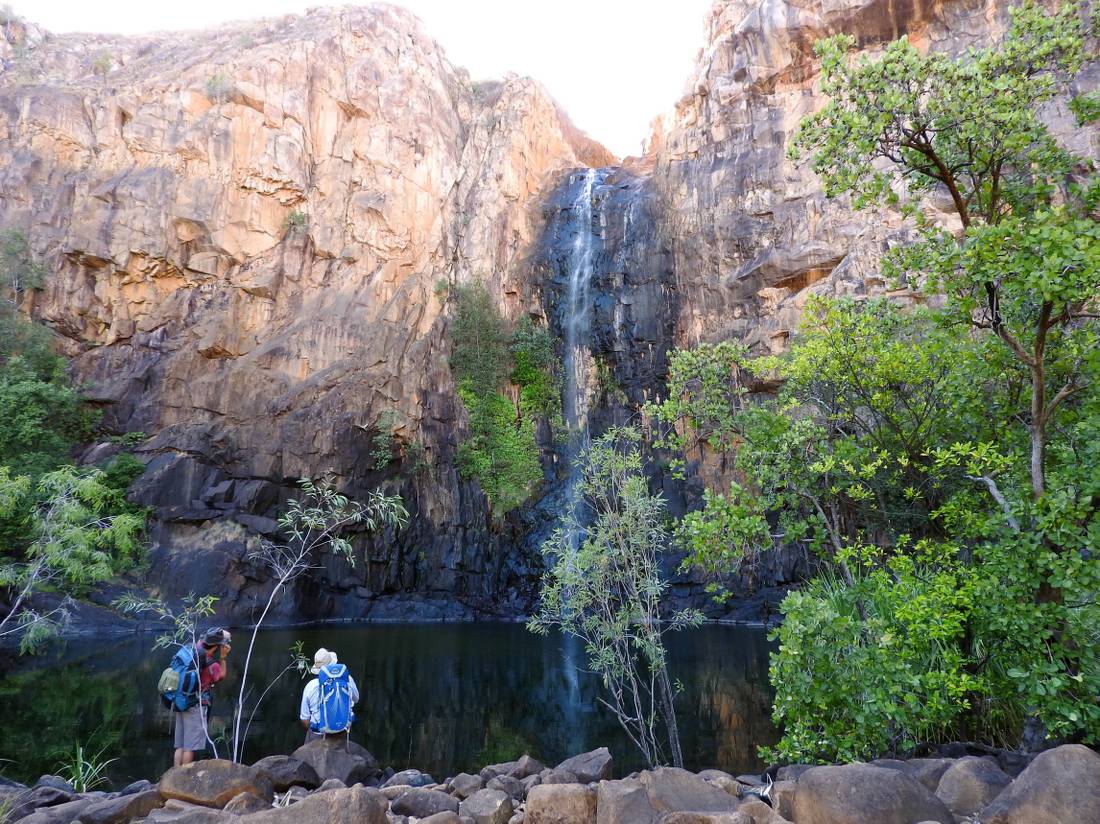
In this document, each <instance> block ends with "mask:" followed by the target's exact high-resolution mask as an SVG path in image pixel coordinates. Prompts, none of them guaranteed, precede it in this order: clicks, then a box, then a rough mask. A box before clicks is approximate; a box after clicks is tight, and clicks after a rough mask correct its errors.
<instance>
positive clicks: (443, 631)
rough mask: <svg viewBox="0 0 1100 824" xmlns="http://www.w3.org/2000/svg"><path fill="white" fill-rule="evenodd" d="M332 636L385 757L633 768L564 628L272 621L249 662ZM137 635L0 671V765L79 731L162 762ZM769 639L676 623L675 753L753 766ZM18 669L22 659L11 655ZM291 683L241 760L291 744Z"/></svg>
mask: <svg viewBox="0 0 1100 824" xmlns="http://www.w3.org/2000/svg"><path fill="white" fill-rule="evenodd" d="M296 640H301V641H302V642H303V643H304V644H305V648H306V650H307V651H309V652H310V653H312V651H313V650H314V649H316V648H317V647H318V646H325V647H328V648H329V649H335V650H336V651H337V652H338V653H339V655H340V660H341V661H343V662H344V663H346V664H347V665H348V667H349V668H350V670H351V673H352V675H353V676H354V677H355V680H356V681H357V682H358V684H359V688H360V692H361V693H362V700H361V702H360V706H359V707H358V708H357V710H358V717H357V720H356V725H355V729H354V733H353V737H354V738H355V739H356V740H358V741H360V742H361V743H363V744H364V745H365V746H366V747H367V748H368V749H369V750H371V751H372V752H373V753H375V755H376V756H378V758H379V760H380V761H382V763H384V764H391V765H393V766H394V767H395V768H398V769H401V768H404V767H407V766H415V767H419V768H421V769H426V770H428V771H429V772H431V773H432V774H433V775H435V776H436V777H437V778H443V777H445V776H446V775H451V774H454V773H455V772H458V771H460V770H472V769H475V768H477V767H480V766H482V765H484V764H485V763H489V762H493V761H502V760H507V759H511V758H515V757H516V756H518V755H519V754H521V753H523V752H529V753H531V754H532V755H535V756H536V757H538V758H540V759H542V760H544V761H546V762H548V763H556V762H557V761H558V760H560V759H562V758H564V757H566V756H567V755H571V754H573V753H576V752H580V751H583V750H587V749H591V748H593V747H596V746H601V745H604V744H606V745H607V746H609V747H611V750H612V752H613V753H614V754H615V756H616V767H617V771H618V772H620V773H625V772H629V771H630V770H632V769H635V768H637V767H640V766H642V765H641V763H640V761H639V760H638V757H637V756H636V755H635V754H634V752H633V751H632V749H631V747H630V744H629V742H628V741H627V739H626V738H625V736H624V735H623V733H622V732H621V730H620V729H619V727H618V726H617V724H616V723H615V721H614V719H613V718H612V717H611V716H610V715H609V714H608V713H607V712H606V711H605V710H604V709H603V708H602V707H601V706H600V705H599V704H598V702H597V701H596V696H597V690H598V687H599V684H598V681H597V679H596V678H595V677H594V676H592V674H591V673H589V672H587V671H586V670H585V669H584V649H583V647H582V646H581V645H580V644H579V643H578V642H576V641H575V640H574V639H570V638H562V637H561V636H557V635H551V636H549V637H541V636H535V635H532V634H530V633H528V632H527V631H526V630H525V629H524V628H523V627H522V626H518V625H483V624H472V625H430V626H408V625H401V626H378V625H375V626H360V627H340V628H307V629H292V630H272V631H267V632H264V633H262V634H261V636H260V638H259V640H258V642H257V652H256V654H255V656H254V661H253V669H254V672H253V676H252V684H253V685H254V687H255V688H256V690H257V691H260V690H262V689H263V687H264V686H265V685H266V684H267V683H268V681H269V680H270V679H271V678H273V677H274V676H275V675H276V674H277V673H278V672H279V671H280V670H281V669H282V668H283V666H285V664H286V662H287V660H288V652H287V650H288V649H289V647H290V645H291V644H292V643H293V642H294V641H296ZM150 645H151V639H150V638H129V639H126V640H124V641H121V642H115V643H111V644H103V645H91V644H89V643H88V642H87V641H81V642H73V643H72V644H70V646H69V648H68V649H67V650H65V651H63V652H59V653H55V654H54V655H53V656H52V660H49V661H48V662H47V663H48V666H47V667H45V668H43V667H42V666H41V665H42V664H43V663H44V662H41V661H39V662H38V664H39V666H38V668H35V669H30V670H26V671H17V672H15V673H12V674H9V675H7V676H5V677H3V678H0V704H2V706H4V708H5V710H6V713H5V715H6V717H7V721H6V722H5V724H4V725H3V727H2V729H0V758H5V759H11V761H12V762H13V763H11V764H4V763H3V762H0V767H2V771H3V773H4V774H6V775H11V776H13V777H20V778H24V779H27V778H36V777H37V776H38V775H39V774H41V773H43V772H52V771H54V770H55V769H56V766H57V762H58V760H60V759H61V758H62V757H63V756H64V755H65V754H66V753H67V752H69V751H70V750H71V747H72V744H73V743H74V742H75V741H76V740H78V739H79V740H80V741H81V742H82V743H84V744H85V745H86V746H90V747H91V748H92V749H93V750H98V749H99V748H100V747H106V755H108V756H112V757H114V756H117V757H118V759H119V760H118V761H117V762H115V764H113V765H112V777H113V778H114V779H115V781H116V783H117V782H125V781H128V780H131V779H133V778H144V777H153V776H155V775H157V774H159V772H160V771H162V770H164V769H166V768H167V767H168V766H169V765H170V762H171V750H170V747H169V737H168V730H169V726H168V725H169V713H168V712H167V711H165V710H163V709H161V707H160V704H159V701H158V698H157V695H156V691H155V690H156V687H155V684H156V680H157V676H158V675H159V674H160V671H161V669H163V667H164V666H165V665H166V662H167V659H168V658H169V657H170V654H169V653H166V652H165V651H163V650H157V651H153V650H151V649H150ZM243 653H244V644H243V643H240V644H238V645H237V647H236V648H235V650H234V656H233V658H232V659H231V661H230V670H229V678H228V679H227V681H228V683H227V684H222V685H220V686H219V693H220V696H218V700H216V702H215V706H214V708H213V713H212V716H213V720H212V725H211V726H212V728H213V729H214V731H215V734H217V732H219V731H221V730H223V729H224V728H225V727H226V726H228V723H229V717H228V714H229V710H230V703H231V699H230V697H229V696H230V695H231V694H232V695H235V694H236V688H237V686H238V681H237V678H238V675H239V673H238V671H237V669H236V668H235V667H234V666H233V664H234V663H237V662H240V661H242V660H243V657H244V656H243ZM767 655H768V644H767V641H766V639H765V637H764V633H763V631H762V630H756V629H750V628H743V627H702V628H699V629H697V630H692V631H689V632H684V633H680V634H677V635H674V636H673V637H672V639H671V647H670V664H671V667H672V671H673V673H674V674H675V677H676V678H677V679H678V680H679V681H680V682H682V684H683V686H684V691H683V692H682V693H681V694H680V695H679V697H678V699H677V707H678V713H679V716H680V725H681V730H682V737H683V745H684V757H685V759H686V761H687V762H688V766H693V767H695V768H702V767H710V766H718V767H720V768H723V769H727V770H731V771H734V772H737V771H743V770H747V769H750V768H754V767H756V766H757V765H758V764H757V760H756V757H755V751H756V747H757V746H758V745H760V744H764V743H772V742H773V741H774V740H775V737H776V736H775V731H774V729H773V728H772V726H771V724H770V721H769V717H768V716H769V712H770V706H771V694H770V691H769V689H768V686H767V663H768V662H767ZM21 666H25V664H21ZM303 686H304V682H303V681H301V680H300V679H299V678H298V677H297V676H296V675H293V674H290V675H286V676H284V677H283V679H282V680H281V681H280V682H279V683H278V684H277V685H276V687H275V688H274V689H272V690H271V692H270V693H269V695H268V698H267V699H266V702H265V704H264V706H263V707H262V708H261V709H260V712H259V713H257V715H256V719H255V720H254V722H253V724H252V728H251V731H250V733H249V739H248V742H247V751H246V759H247V760H250V761H251V760H254V759H257V758H260V757H262V756H265V755H270V754H273V753H282V752H291V751H292V750H293V749H295V748H296V747H297V746H298V744H300V743H301V738H302V732H301V729H300V728H299V727H298V726H297V724H296V723H295V718H296V714H297V707H298V699H299V698H300V695H301V689H302V687H303Z"/></svg>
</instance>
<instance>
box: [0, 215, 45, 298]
mask: <svg viewBox="0 0 1100 824" xmlns="http://www.w3.org/2000/svg"><path fill="white" fill-rule="evenodd" d="M45 276H46V270H45V268H44V267H43V266H42V265H41V264H40V263H38V262H36V261H35V259H34V253H33V252H32V250H31V244H30V240H29V239H28V238H27V236H26V235H25V234H24V233H23V232H21V231H19V230H18V229H8V230H7V231H5V232H3V233H0V291H2V292H3V295H4V298H5V300H7V301H8V303H9V305H10V308H11V314H12V315H15V313H16V312H17V311H18V309H19V305H20V303H22V301H23V296H24V295H25V294H26V293H27V291H28V290H35V289H41V288H42V286H43V283H44V281H45Z"/></svg>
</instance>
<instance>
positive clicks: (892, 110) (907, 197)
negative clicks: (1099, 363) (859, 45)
mask: <svg viewBox="0 0 1100 824" xmlns="http://www.w3.org/2000/svg"><path fill="white" fill-rule="evenodd" d="M1081 17H1082V15H1081V8H1080V5H1079V4H1078V3H1066V4H1064V5H1063V6H1062V7H1061V8H1060V9H1059V10H1058V11H1057V13H1055V14H1050V13H1049V12H1048V11H1047V10H1046V9H1045V8H1044V7H1043V6H1041V5H1039V4H1038V3H1035V2H1032V0H1026V2H1024V3H1022V4H1021V5H1020V6H1018V7H1016V8H1014V9H1013V10H1012V25H1011V27H1010V29H1009V31H1008V33H1007V35H1006V36H1005V39H1004V41H1003V42H1002V43H1001V44H1000V45H999V46H996V47H990V48H985V49H976V50H973V51H971V52H970V53H968V54H967V55H966V56H965V57H963V58H962V59H959V60H953V59H951V58H949V57H947V56H945V55H942V54H938V53H935V52H930V53H929V54H925V55H922V54H921V53H920V52H918V51H917V49H916V48H915V47H913V46H912V45H911V44H910V43H909V42H908V40H907V39H905V38H902V39H900V40H898V41H896V42H894V43H891V44H890V45H889V46H888V47H887V49H886V53H885V54H884V55H883V56H882V57H881V58H879V59H876V60H862V61H860V62H859V63H858V64H856V65H851V64H849V62H848V60H847V56H846V54H847V51H848V49H849V48H850V47H851V46H852V45H853V44H854V42H855V41H854V40H853V38H851V37H849V36H847V35H838V36H836V37H832V38H828V39H826V40H823V41H821V42H820V43H818V44H817V46H816V47H815V51H816V53H817V54H818V55H819V56H820V57H821V73H822V91H823V92H824V93H825V94H827V95H829V97H830V98H831V99H830V101H829V103H828V104H827V105H826V106H825V107H824V108H823V109H822V110H821V111H820V112H818V113H817V114H815V115H812V116H810V117H808V118H806V119H805V120H804V121H803V122H802V124H801V125H800V127H799V130H798V133H797V135H796V138H795V141H794V143H793V144H792V155H793V156H794V157H798V156H799V155H800V153H801V152H802V151H810V152H812V153H813V159H812V161H811V165H812V167H813V169H814V171H815V172H817V173H818V175H819V177H820V178H821V180H822V182H823V184H824V186H825V191H826V193H827V194H829V195H830V196H832V195H838V194H842V193H850V194H852V195H853V196H854V202H855V205H856V206H858V207H862V206H868V205H872V204H877V203H890V204H899V203H900V204H901V205H902V206H903V208H904V209H905V211H906V212H907V213H908V214H910V215H912V216H913V217H915V218H917V217H919V215H920V213H919V211H918V207H919V205H920V202H921V201H920V199H921V197H922V196H923V195H925V194H927V193H928V192H930V191H932V190H937V189H939V190H943V191H946V193H947V194H948V195H949V196H950V199H951V203H952V204H953V209H954V212H955V215H956V216H957V218H958V220H959V221H960V224H961V228H962V231H961V233H960V234H957V235H956V234H955V233H952V232H950V231H948V230H947V229H944V228H941V227H939V226H935V225H931V224H929V223H927V222H925V221H923V220H918V226H919V228H920V231H921V235H922V239H921V241H920V242H918V243H917V244H915V245H912V246H909V247H905V248H902V249H901V250H900V251H899V252H898V253H896V254H895V255H894V256H893V259H892V260H890V261H888V269H889V270H890V271H892V272H893V273H895V274H909V275H911V276H916V277H920V278H924V279H925V280H926V283H927V285H928V287H929V288H930V289H932V290H933V291H936V290H943V291H945V292H946V294H947V295H948V296H949V297H951V298H952V299H953V305H954V307H955V308H956V310H957V311H958V312H959V313H960V316H961V317H963V318H965V319H966V320H967V321H968V322H969V323H971V324H973V326H974V327H976V328H978V329H984V330H990V331H991V332H992V333H993V334H995V335H996V336H997V338H998V339H1000V340H1001V341H1002V342H1003V344H1004V345H1005V346H1006V347H1007V348H1008V350H1009V351H1010V352H1011V353H1012V354H1013V355H1014V356H1015V358H1016V359H1017V361H1018V362H1019V363H1020V364H1021V365H1023V366H1024V367H1025V368H1026V369H1027V370H1028V374H1029V377H1030V382H1031V404H1030V410H1029V415H1028V429H1029V434H1030V440H1031V455H1030V466H1029V472H1030V478H1031V489H1032V494H1033V496H1034V497H1035V498H1036V499H1038V498H1040V497H1041V496H1042V495H1043V493H1044V492H1045V491H1046V481H1045V467H1046V439H1047V431H1048V427H1049V425H1050V422H1051V420H1052V418H1053V416H1054V415H1055V413H1056V412H1057V410H1058V407H1059V406H1060V405H1061V404H1062V403H1064V402H1065V401H1066V400H1067V399H1068V398H1070V397H1072V396H1073V395H1075V394H1077V393H1078V392H1080V391H1081V389H1082V387H1083V383H1082V381H1083V379H1084V377H1083V372H1082V366H1083V365H1084V364H1083V363H1082V361H1083V360H1084V359H1085V358H1087V357H1090V354H1089V353H1090V352H1091V353H1092V354H1091V357H1095V350H1096V343H1097V340H1096V330H1095V325H1094V324H1089V323H1087V321H1089V320H1093V319H1095V318H1096V317H1097V315H1096V311H1095V304H1096V298H1097V294H1098V291H1100V225H1098V224H1097V221H1096V220H1095V216H1094V214H1093V212H1094V209H1095V207H1096V205H1097V198H1098V197H1100V189H1098V183H1097V181H1096V179H1095V178H1093V179H1091V180H1089V181H1087V182H1082V181H1081V180H1076V181H1075V180H1074V177H1075V176H1077V177H1079V176H1080V175H1081V174H1083V173H1085V172H1086V166H1085V164H1084V163H1083V161H1081V160H1080V159H1079V158H1074V157H1072V156H1071V155H1070V154H1068V153H1067V152H1066V151H1064V150H1063V149H1062V148H1060V147H1059V145H1058V143H1057V141H1056V140H1055V139H1054V137H1053V136H1052V135H1051V134H1050V132H1049V130H1048V128H1047V126H1046V124H1045V123H1044V122H1043V121H1042V119H1041V117H1040V112H1039V108H1040V106H1041V105H1042V104H1044V103H1046V102H1048V101H1050V100H1051V99H1052V98H1053V97H1054V96H1055V95H1056V94H1058V93H1059V92H1061V91H1066V90H1067V89H1068V81H1069V80H1070V78H1071V77H1072V76H1073V74H1074V73H1075V72H1076V71H1077V70H1078V69H1079V68H1080V67H1081V65H1082V63H1083V60H1084V36H1083V31H1082V23H1081Z"/></svg>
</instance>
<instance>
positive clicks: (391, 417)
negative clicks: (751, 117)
mask: <svg viewBox="0 0 1100 824" xmlns="http://www.w3.org/2000/svg"><path fill="white" fill-rule="evenodd" d="M397 424H398V416H397V413H396V412H394V411H393V410H392V409H388V410H386V411H385V412H383V413H382V414H381V415H379V416H378V422H377V423H376V424H375V425H374V436H373V437H372V438H371V441H370V464H371V469H373V470H375V471H378V470H381V469H385V468H386V467H387V466H389V464H390V461H392V460H393V448H394V439H393V430H394V428H395V427H396V426H397Z"/></svg>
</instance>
